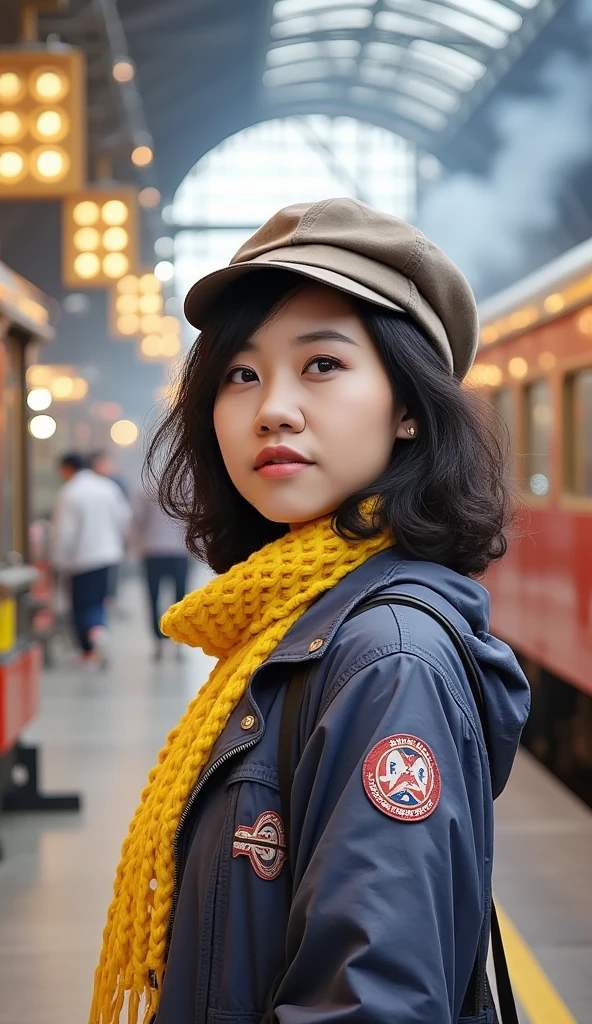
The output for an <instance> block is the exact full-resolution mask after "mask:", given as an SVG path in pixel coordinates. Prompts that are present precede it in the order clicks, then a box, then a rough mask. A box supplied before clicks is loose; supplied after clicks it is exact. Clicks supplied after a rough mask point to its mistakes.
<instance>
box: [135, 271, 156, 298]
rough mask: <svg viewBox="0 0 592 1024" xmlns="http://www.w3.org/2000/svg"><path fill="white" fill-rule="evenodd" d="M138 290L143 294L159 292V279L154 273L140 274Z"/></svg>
mask: <svg viewBox="0 0 592 1024" xmlns="http://www.w3.org/2000/svg"><path fill="white" fill-rule="evenodd" d="M140 291H141V292H143V293H144V295H153V294H159V293H160V291H161V286H160V281H159V280H158V278H157V277H156V276H155V275H154V274H142V276H141V278H140Z"/></svg>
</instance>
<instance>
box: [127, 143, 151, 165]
mask: <svg viewBox="0 0 592 1024" xmlns="http://www.w3.org/2000/svg"><path fill="white" fill-rule="evenodd" d="M153 159H154V153H153V152H152V150H151V149H150V146H136V148H135V149H134V150H133V152H132V163H134V164H135V165H136V167H148V165H149V164H151V163H152V161H153Z"/></svg>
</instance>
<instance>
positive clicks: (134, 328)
mask: <svg viewBox="0 0 592 1024" xmlns="http://www.w3.org/2000/svg"><path fill="white" fill-rule="evenodd" d="M115 324H116V327H117V330H118V332H119V334H124V335H125V336H126V337H130V338H131V337H133V335H134V334H139V333H140V330H141V326H140V317H139V316H138V315H137V314H136V313H124V314H123V315H122V316H118V317H117V320H116V321H115Z"/></svg>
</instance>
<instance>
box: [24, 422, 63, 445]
mask: <svg viewBox="0 0 592 1024" xmlns="http://www.w3.org/2000/svg"><path fill="white" fill-rule="evenodd" d="M57 426H58V425H57V423H56V421H55V420H54V418H53V416H33V419H32V420H31V422H30V423H29V433H30V434H32V436H33V437H36V438H37V439H38V440H40V441H44V440H47V438H48V437H53V435H54V434H55V432H56V430H57Z"/></svg>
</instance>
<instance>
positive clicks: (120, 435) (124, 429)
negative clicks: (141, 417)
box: [111, 420, 138, 445]
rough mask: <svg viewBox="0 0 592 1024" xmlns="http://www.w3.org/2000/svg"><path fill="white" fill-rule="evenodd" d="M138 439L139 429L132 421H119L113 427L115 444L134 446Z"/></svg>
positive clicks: (112, 432) (112, 433)
mask: <svg viewBox="0 0 592 1024" xmlns="http://www.w3.org/2000/svg"><path fill="white" fill-rule="evenodd" d="M137 437H138V428H137V426H136V424H135V423H132V421H131V420H117V423H114V424H113V426H112V427H111V439H112V441H114V442H115V444H120V445H128V444H133V443H134V441H136V440H137Z"/></svg>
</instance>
